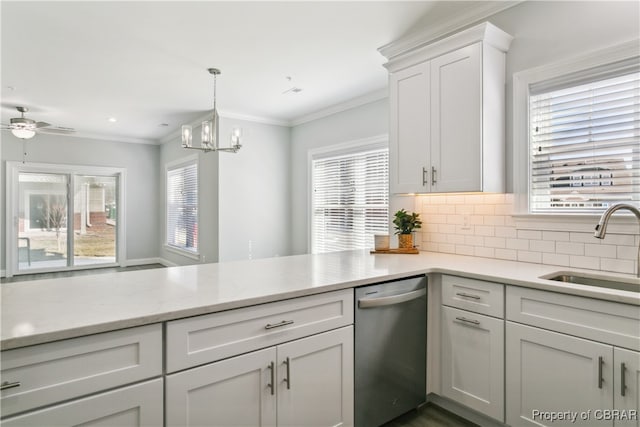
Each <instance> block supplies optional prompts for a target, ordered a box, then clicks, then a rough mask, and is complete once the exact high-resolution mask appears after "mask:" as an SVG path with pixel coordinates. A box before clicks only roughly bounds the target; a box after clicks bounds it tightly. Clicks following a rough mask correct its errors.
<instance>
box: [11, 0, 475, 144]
mask: <svg viewBox="0 0 640 427" xmlns="http://www.w3.org/2000/svg"><path fill="white" fill-rule="evenodd" d="M473 3H474V2H429V1H424V2H420V1H411V2H399V1H373V2H368V1H356V2H345V1H319V2H293V1H289V2H271V1H259V2H237V1H235V2H231V1H228V2H214V1H194V2H186V1H140V2H129V1H84V2H80V1H74V2H61V1H43V2H33V1H6V0H3V1H2V2H0V8H1V9H0V13H1V25H2V26H1V37H2V41H1V43H2V44H1V48H2V52H1V55H2V56H1V71H2V74H1V75H2V81H1V86H2V92H1V93H2V102H1V106H2V123H8V122H9V119H10V118H11V117H18V114H17V112H16V110H15V107H16V106H26V107H28V108H29V109H30V112H29V113H28V114H27V117H29V118H32V119H35V120H37V121H45V122H48V123H51V124H53V125H55V126H65V127H72V128H74V129H76V130H77V132H78V133H77V135H79V136H87V137H97V138H107V139H112V140H120V141H129V142H148V143H158V142H160V141H161V140H162V139H163V138H166V137H167V136H168V135H173V134H177V131H178V129H179V128H180V126H181V125H182V124H184V123H189V122H192V121H194V120H196V119H198V118H200V117H202V116H204V115H205V114H206V112H207V111H208V110H210V109H212V105H213V77H212V76H211V75H210V74H209V73H208V72H207V68H210V67H216V68H219V69H220V70H221V71H222V73H221V75H220V76H218V85H217V95H218V100H217V104H218V105H217V106H218V109H219V111H220V113H221V115H223V116H224V115H227V116H230V117H244V118H249V119H254V120H258V121H266V122H270V123H277V124H283V125H290V124H291V123H295V122H296V120H300V118H301V117H305V116H307V115H309V114H311V113H314V112H317V111H318V110H322V109H325V108H328V107H330V106H332V105H336V104H339V103H343V102H346V101H349V100H351V99H354V98H357V97H362V96H368V95H369V94H372V93H376V92H377V93H380V91H383V90H384V89H385V88H386V86H387V73H386V70H385V69H384V68H383V67H382V64H383V63H384V62H385V59H384V58H383V57H382V55H380V54H379V53H378V51H377V48H378V47H380V46H382V45H385V44H387V43H389V42H391V41H393V40H396V39H398V38H400V37H402V36H403V35H405V34H406V33H407V32H410V31H411V30H413V29H414V27H415V26H416V25H420V24H422V23H424V22H425V17H428V16H433V17H436V18H437V19H439V20H442V19H447V15H451V16H454V15H455V14H456V13H458V12H460V10H462V9H464V8H470V7H473ZM475 3H476V4H478V3H482V2H475ZM287 76H289V77H291V81H289V80H288V79H287ZM293 86H295V87H298V88H301V89H302V91H300V92H298V93H292V92H287V93H284V92H286V91H287V89H290V88H291V87H293ZM111 117H113V118H115V119H116V121H115V122H110V121H109V120H108V119H109V118H111Z"/></svg>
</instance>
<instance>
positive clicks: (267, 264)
mask: <svg viewBox="0 0 640 427" xmlns="http://www.w3.org/2000/svg"><path fill="white" fill-rule="evenodd" d="M561 270H566V269H564V268H563V267H558V266H549V265H541V264H530V263H523V262H514V261H501V260H495V259H488V258H477V257H470V256H460V255H450V254H441V253H432V252H420V254H418V255H391V254H374V255H372V254H369V252H368V251H365V250H358V251H348V252H334V253H328V254H319V255H295V256H287V257H279V258H268V259H258V260H251V261H235V262H222V263H216V264H199V265H192V266H182V267H169V268H158V269H150V270H138V271H130V272H118V273H104V274H96V275H93V276H76V277H71V278H60V279H45V280H34V281H25V282H13V283H5V284H2V285H0V288H1V298H2V299H1V301H0V309H1V315H0V319H1V321H2V326H1V332H0V333H1V336H0V349H2V350H8V349H12V348H17V347H24V346H28V345H34V344H40V343H44V342H49V341H55V340H60V339H66V338H73V337H78V336H83V335H89V334H95V333H99V332H106V331H111V330H116V329H122V328H128V327H133V326H140V325H145V324H150V323H156V322H163V321H167V320H172V319H179V318H183V317H189V316H195V315H199V314H205V313H212V312H217V311H223V310H229V309H234V308H240V307H246V306H251V305H256V304H262V303H267V302H272V301H278V300H284V299H288V298H295V297H300V296H305V295H312V294H317V293H321V292H328V291H333V290H338V289H346V288H352V287H356V286H360V285H365V284H370V283H376V282H381V281H386V280H393V279H398V278H402V277H407V276H412V275H417V274H425V273H444V274H453V275H458V276H464V277H470V278H475V279H481V280H488V281H494V282H499V283H506V284H510V285H517V286H525V287H529V288H536V289H544V290H549V291H555V292H562V293H567V294H572V295H579V296H585V297H592V298H599V299H603V300H609V301H615V302H621V303H626V304H633V305H637V306H640V293H634V292H627V291H620V290H614V289H605V288H598V287H593V286H585V285H576V284H571V283H559V282H554V281H550V280H545V279H540V278H539V277H540V276H543V275H547V274H549V273H553V272H556V271H561ZM571 270H572V271H582V272H586V273H591V274H599V275H606V276H611V277H619V278H623V279H625V280H627V281H629V280H630V279H632V277H633V276H631V275H623V274H614V273H611V274H609V273H600V272H594V271H589V270H579V269H571ZM638 287H639V288H640V279H638Z"/></svg>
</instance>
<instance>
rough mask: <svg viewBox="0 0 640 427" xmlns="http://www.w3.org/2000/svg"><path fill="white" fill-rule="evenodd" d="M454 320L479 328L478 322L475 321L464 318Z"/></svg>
mask: <svg viewBox="0 0 640 427" xmlns="http://www.w3.org/2000/svg"><path fill="white" fill-rule="evenodd" d="M456 320H459V321H460V322H465V323H471V324H472V325H475V326H480V322H478V321H477V320H471V319H467V318H466V317H456Z"/></svg>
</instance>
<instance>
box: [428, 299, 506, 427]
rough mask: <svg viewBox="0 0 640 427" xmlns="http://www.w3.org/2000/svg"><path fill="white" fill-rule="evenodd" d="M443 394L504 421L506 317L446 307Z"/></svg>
mask: <svg viewBox="0 0 640 427" xmlns="http://www.w3.org/2000/svg"><path fill="white" fill-rule="evenodd" d="M441 351H442V394H443V395H444V396H446V397H449V398H451V399H453V400H455V401H457V402H459V403H462V404H463V405H466V406H468V407H470V408H473V409H475V410H477V411H480V412H482V413H484V414H486V415H488V416H490V417H492V418H495V419H497V420H499V421H500V422H504V320H502V319H495V318H493V317H488V316H483V315H480V314H475V313H471V312H468V311H464V310H458V309H456V308H451V307H442V347H441Z"/></svg>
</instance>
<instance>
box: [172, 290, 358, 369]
mask: <svg viewBox="0 0 640 427" xmlns="http://www.w3.org/2000/svg"><path fill="white" fill-rule="evenodd" d="M351 323H353V290H352V289H346V290H343V291H337V292H329V293H326V294H320V295H313V296H309V297H302V298H294V299H290V300H286V301H278V302H274V303H269V304H263V305H258V306H253V307H246V308H240V309H237V310H230V311H225V312H221V313H213V314H208V315H204V316H197V317H190V318H186V319H180V320H174V321H171V322H168V323H167V372H175V371H179V370H181V369H186V368H189V367H192V366H197V365H202V364H205V363H209V362H213V361H216V360H220V359H224V358H226V357H230V356H234V355H237V354H242V353H246V352H249V351H253V350H256V349H259V348H264V347H268V346H271V345H275V344H279V343H282V342H285V341H290V340H293V339H297V338H301V337H304V336H307V335H312V334H316V333H319V332H323V331H327V330H329V329H334V328H338V327H341V326H345V325H349V324H351Z"/></svg>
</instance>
